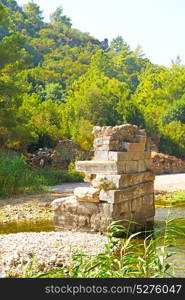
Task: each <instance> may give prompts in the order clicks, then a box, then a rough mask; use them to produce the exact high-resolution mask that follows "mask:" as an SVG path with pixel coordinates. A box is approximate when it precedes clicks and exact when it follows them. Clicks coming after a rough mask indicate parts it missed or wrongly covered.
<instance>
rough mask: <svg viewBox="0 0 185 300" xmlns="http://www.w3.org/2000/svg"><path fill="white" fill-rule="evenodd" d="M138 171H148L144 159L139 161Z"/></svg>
mask: <svg viewBox="0 0 185 300" xmlns="http://www.w3.org/2000/svg"><path fill="white" fill-rule="evenodd" d="M137 166H138V167H137V171H138V172H144V171H146V170H147V168H146V164H145V160H144V159H140V160H138V161H137Z"/></svg>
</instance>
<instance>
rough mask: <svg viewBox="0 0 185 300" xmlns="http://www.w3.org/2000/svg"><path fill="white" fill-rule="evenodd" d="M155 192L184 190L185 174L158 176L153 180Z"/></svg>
mask: <svg viewBox="0 0 185 300" xmlns="http://www.w3.org/2000/svg"><path fill="white" fill-rule="evenodd" d="M154 190H155V191H178V190H185V174H184V173H183V174H168V175H158V176H156V178H155V184H154Z"/></svg>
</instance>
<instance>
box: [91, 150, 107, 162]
mask: <svg viewBox="0 0 185 300" xmlns="http://www.w3.org/2000/svg"><path fill="white" fill-rule="evenodd" d="M94 160H109V151H95V152H94Z"/></svg>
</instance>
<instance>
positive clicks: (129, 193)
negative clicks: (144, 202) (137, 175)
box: [99, 182, 153, 203]
mask: <svg viewBox="0 0 185 300" xmlns="http://www.w3.org/2000/svg"><path fill="white" fill-rule="evenodd" d="M152 193H153V182H147V183H142V184H138V185H136V186H132V187H130V188H125V189H120V190H109V191H105V190H101V191H100V195H99V198H100V200H101V201H106V202H108V203H119V202H124V201H128V200H131V199H135V198H138V197H141V196H144V195H147V194H152Z"/></svg>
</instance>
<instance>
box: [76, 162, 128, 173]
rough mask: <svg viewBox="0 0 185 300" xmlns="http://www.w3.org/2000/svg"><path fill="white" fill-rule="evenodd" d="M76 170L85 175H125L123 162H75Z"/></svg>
mask: <svg viewBox="0 0 185 300" xmlns="http://www.w3.org/2000/svg"><path fill="white" fill-rule="evenodd" d="M76 170H77V171H79V172H84V173H87V174H119V173H125V162H124V161H123V162H120V163H119V164H117V163H116V162H115V161H94V160H89V161H77V162H76Z"/></svg>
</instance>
